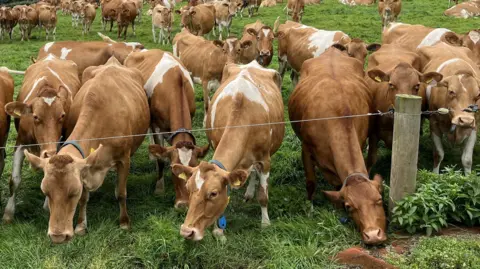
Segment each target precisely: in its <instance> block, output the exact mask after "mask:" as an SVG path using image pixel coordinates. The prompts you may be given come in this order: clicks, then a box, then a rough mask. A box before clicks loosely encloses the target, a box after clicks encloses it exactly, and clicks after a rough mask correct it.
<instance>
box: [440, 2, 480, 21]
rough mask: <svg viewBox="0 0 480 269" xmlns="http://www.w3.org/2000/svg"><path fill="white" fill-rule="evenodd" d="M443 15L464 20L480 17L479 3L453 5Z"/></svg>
mask: <svg viewBox="0 0 480 269" xmlns="http://www.w3.org/2000/svg"><path fill="white" fill-rule="evenodd" d="M457 4H458V3H457ZM443 14H444V15H445V16H450V17H456V18H464V19H468V18H472V17H477V16H480V1H470V2H464V3H461V4H458V5H455V6H453V7H451V8H449V9H447V10H445V12H444V13H443Z"/></svg>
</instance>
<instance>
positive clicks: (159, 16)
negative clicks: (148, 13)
mask: <svg viewBox="0 0 480 269" xmlns="http://www.w3.org/2000/svg"><path fill="white" fill-rule="evenodd" d="M172 24H173V14H172V10H171V9H169V8H167V7H165V6H163V5H160V4H158V5H156V6H155V8H154V9H153V11H152V34H153V43H155V42H156V38H155V31H156V29H159V30H158V43H160V41H161V42H162V45H165V44H167V43H168V44H170V43H171V34H172ZM167 35H168V36H167Z"/></svg>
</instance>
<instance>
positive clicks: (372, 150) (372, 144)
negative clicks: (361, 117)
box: [367, 124, 378, 172]
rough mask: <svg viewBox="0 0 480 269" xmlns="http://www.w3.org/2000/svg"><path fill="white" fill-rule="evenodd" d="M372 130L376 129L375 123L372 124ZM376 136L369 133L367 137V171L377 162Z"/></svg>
mask: <svg viewBox="0 0 480 269" xmlns="http://www.w3.org/2000/svg"><path fill="white" fill-rule="evenodd" d="M372 130H377V129H376V125H375V124H374V126H372ZM377 144H378V137H377V135H376V134H371V135H370V137H369V138H368V157H367V171H368V172H370V169H372V166H373V165H374V164H375V163H376V162H377V151H378V145H377Z"/></svg>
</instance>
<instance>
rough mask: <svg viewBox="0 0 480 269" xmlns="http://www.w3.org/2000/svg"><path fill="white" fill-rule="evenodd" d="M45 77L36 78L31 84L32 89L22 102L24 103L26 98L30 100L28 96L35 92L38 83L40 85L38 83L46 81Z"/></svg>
mask: <svg viewBox="0 0 480 269" xmlns="http://www.w3.org/2000/svg"><path fill="white" fill-rule="evenodd" d="M46 78H47V77H46V76H43V77H41V78H37V79H36V80H35V81H34V82H33V86H32V89H31V90H30V92H29V93H28V94H27V97H25V99H24V100H23V102H24V103H25V102H26V101H27V100H28V98H30V95H32V93H33V91H34V90H35V88H36V87H37V85H38V83H40V81H42V80H44V79H46Z"/></svg>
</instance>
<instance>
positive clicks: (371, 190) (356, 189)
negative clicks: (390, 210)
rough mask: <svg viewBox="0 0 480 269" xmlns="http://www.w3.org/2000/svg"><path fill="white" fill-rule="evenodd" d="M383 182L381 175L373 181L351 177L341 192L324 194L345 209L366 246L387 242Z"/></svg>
mask: <svg viewBox="0 0 480 269" xmlns="http://www.w3.org/2000/svg"><path fill="white" fill-rule="evenodd" d="M382 180H383V179H382V177H381V176H379V175H375V177H374V178H373V180H369V179H367V178H365V177H364V176H361V175H351V176H349V177H347V179H345V181H346V182H345V184H344V186H343V187H342V188H341V189H340V191H324V192H323V193H324V194H325V196H326V197H327V198H328V199H329V200H330V201H331V202H332V203H334V204H335V205H343V206H344V207H345V209H346V210H347V211H348V213H349V215H350V217H351V218H352V219H353V221H354V222H355V224H356V225H357V227H358V229H359V230H360V232H361V233H362V239H363V242H365V243H366V244H380V243H382V242H384V241H385V240H387V235H386V230H385V229H386V223H387V221H386V218H385V211H384V210H383V200H382V192H383V188H382Z"/></svg>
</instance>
